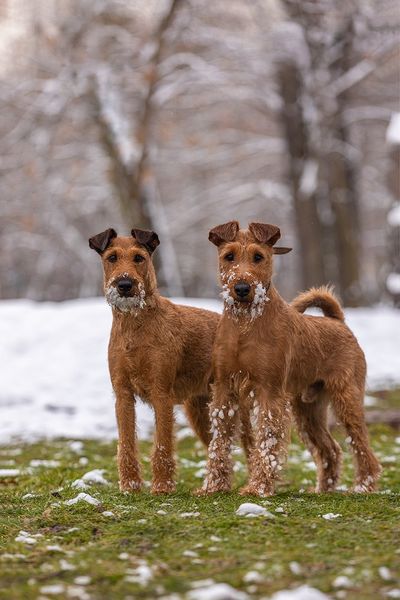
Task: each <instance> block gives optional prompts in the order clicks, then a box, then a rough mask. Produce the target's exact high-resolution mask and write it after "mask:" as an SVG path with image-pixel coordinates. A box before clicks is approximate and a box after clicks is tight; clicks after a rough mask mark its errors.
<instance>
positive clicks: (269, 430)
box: [240, 391, 291, 497]
mask: <svg viewBox="0 0 400 600" xmlns="http://www.w3.org/2000/svg"><path fill="white" fill-rule="evenodd" d="M257 396H258V397H257ZM254 404H255V411H256V413H257V432H256V441H255V447H254V450H253V454H252V461H251V464H252V471H251V476H250V480H249V483H248V485H247V486H245V487H244V488H242V489H241V490H240V493H241V494H242V495H255V496H261V497H263V496H271V495H272V494H273V493H274V491H275V483H276V480H277V479H278V477H279V473H280V471H281V470H282V468H283V464H284V461H285V458H286V452H287V444H288V436H289V429H290V418H291V409H290V402H289V398H288V397H286V395H285V394H284V393H273V394H271V393H266V392H264V391H260V392H259V393H258V394H257V393H256V400H255V403H254Z"/></svg>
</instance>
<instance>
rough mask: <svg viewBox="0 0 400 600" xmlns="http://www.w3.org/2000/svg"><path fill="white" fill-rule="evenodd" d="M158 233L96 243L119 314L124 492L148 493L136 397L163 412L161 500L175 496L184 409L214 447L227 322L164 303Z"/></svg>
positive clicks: (116, 345) (116, 357)
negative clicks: (216, 358) (218, 338)
mask: <svg viewBox="0 0 400 600" xmlns="http://www.w3.org/2000/svg"><path fill="white" fill-rule="evenodd" d="M158 244H159V240H158V236H157V234H156V233H154V232H152V231H144V230H141V229H133V230H132V236H131V237H117V234H116V232H115V231H114V229H107V231H104V232H102V233H99V234H98V235H95V236H94V237H92V238H90V240H89V245H90V247H91V248H93V249H94V250H96V252H98V253H99V254H100V255H101V258H102V261H103V268H104V291H105V296H106V299H107V301H108V303H109V304H110V306H111V307H112V312H113V324H112V330H111V337H110V343H109V354H108V356H109V368H110V375H111V381H112V385H113V388H114V392H115V396H116V415H117V423H118V433H119V441H118V469H119V480H120V489H121V490H122V491H137V490H139V489H140V488H141V486H142V479H141V475H140V465H139V461H138V456H137V449H136V446H137V444H136V424H135V397H136V396H139V397H140V398H142V399H143V400H144V401H146V402H148V403H149V404H151V406H152V407H153V408H154V412H155V422H156V429H155V441H154V451H153V457H152V464H153V483H152V492H153V493H166V492H172V491H173V490H174V489H175V483H174V471H175V462H174V456H173V451H174V448H173V445H174V444H173V424H174V417H173V410H174V405H175V404H183V405H184V408H185V412H186V415H187V417H188V419H189V422H190V423H191V425H192V427H193V429H194V431H195V432H196V433H197V435H198V436H199V438H200V439H201V440H202V442H203V443H204V444H206V445H208V443H209V441H210V439H211V435H210V421H209V416H208V414H209V411H208V403H209V380H210V374H211V351H212V345H213V342H214V337H215V331H216V328H217V323H218V321H219V319H220V315H218V314H216V313H214V312H211V311H208V310H201V309H199V308H189V307H187V306H177V305H175V304H173V303H172V302H170V301H169V300H167V299H166V298H163V297H162V296H160V294H159V292H158V290H157V282H156V276H155V271H154V267H153V263H152V260H151V255H152V253H153V251H154V250H155V249H156V247H157V246H158Z"/></svg>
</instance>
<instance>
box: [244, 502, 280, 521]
mask: <svg viewBox="0 0 400 600" xmlns="http://www.w3.org/2000/svg"><path fill="white" fill-rule="evenodd" d="M236 514H237V515H239V516H241V517H267V518H269V519H274V518H275V517H274V515H273V514H272V513H270V512H269V511H268V510H267V509H266V508H265V507H264V506H260V505H259V504H253V503H252V502H245V503H244V504H241V505H240V506H239V508H238V509H237V511H236Z"/></svg>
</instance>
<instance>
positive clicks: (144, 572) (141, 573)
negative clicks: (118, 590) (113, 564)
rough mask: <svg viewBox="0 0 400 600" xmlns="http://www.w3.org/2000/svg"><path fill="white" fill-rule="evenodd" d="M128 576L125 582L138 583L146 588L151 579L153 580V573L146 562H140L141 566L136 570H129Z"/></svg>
mask: <svg viewBox="0 0 400 600" xmlns="http://www.w3.org/2000/svg"><path fill="white" fill-rule="evenodd" d="M126 572H127V575H126V577H125V581H127V582H128V583H138V584H139V585H141V586H143V587H144V586H146V585H147V584H148V583H149V581H151V579H153V571H152V570H151V568H150V567H149V565H148V564H147V563H146V561H144V560H143V561H140V563H139V565H138V566H137V567H136V568H134V569H127V571H126Z"/></svg>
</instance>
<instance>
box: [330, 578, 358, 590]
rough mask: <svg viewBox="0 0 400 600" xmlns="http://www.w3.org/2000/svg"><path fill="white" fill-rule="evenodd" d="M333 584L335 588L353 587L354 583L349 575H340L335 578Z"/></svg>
mask: <svg viewBox="0 0 400 600" xmlns="http://www.w3.org/2000/svg"><path fill="white" fill-rule="evenodd" d="M332 585H333V587H335V588H351V587H352V586H353V585H354V584H353V582H352V581H351V579H349V578H348V577H347V575H339V576H338V577H336V579H334V580H333V582H332Z"/></svg>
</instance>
